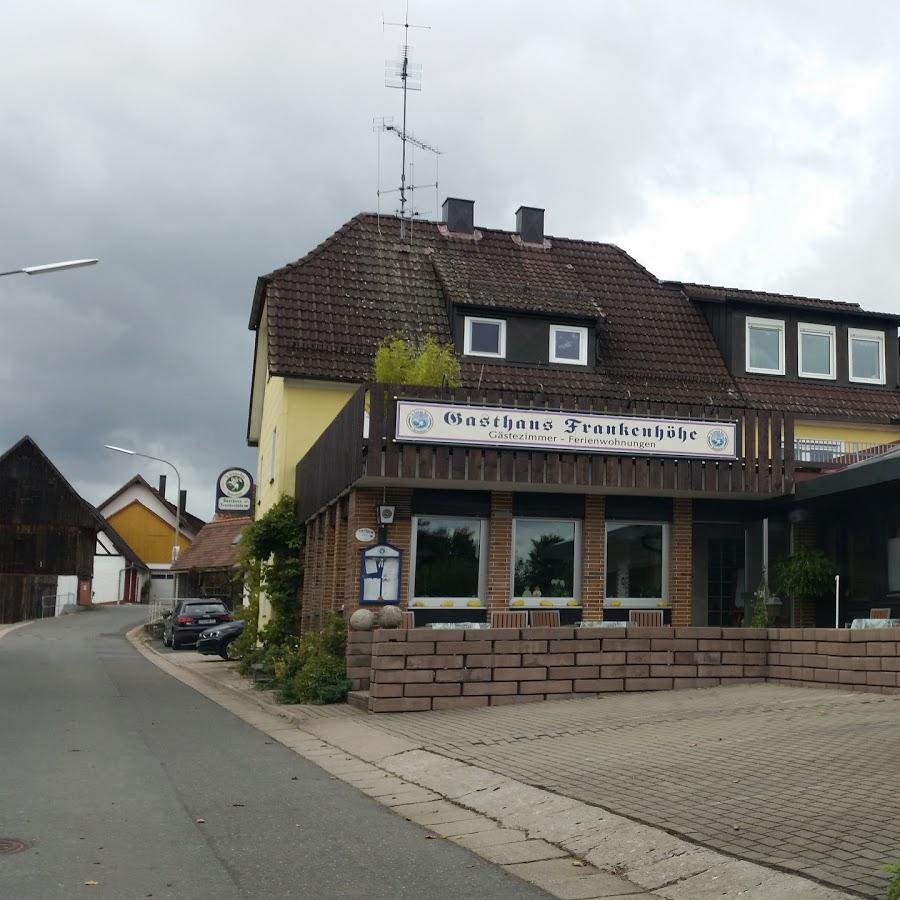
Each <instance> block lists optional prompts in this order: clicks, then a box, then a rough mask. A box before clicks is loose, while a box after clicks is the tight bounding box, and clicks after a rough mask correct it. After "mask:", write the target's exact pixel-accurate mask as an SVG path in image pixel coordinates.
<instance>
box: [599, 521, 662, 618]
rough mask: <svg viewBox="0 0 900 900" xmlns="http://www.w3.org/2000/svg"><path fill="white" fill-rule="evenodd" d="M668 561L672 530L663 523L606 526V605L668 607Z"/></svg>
mask: <svg viewBox="0 0 900 900" xmlns="http://www.w3.org/2000/svg"><path fill="white" fill-rule="evenodd" d="M668 559H669V526H668V525H667V524H665V523H664V522H607V523H606V597H605V599H604V601H603V605H604V606H607V607H617V606H621V607H625V608H629V607H630V608H635V609H648V608H650V609H652V608H655V607H658V606H668V595H669V587H668V582H669V571H668V570H669V565H668Z"/></svg>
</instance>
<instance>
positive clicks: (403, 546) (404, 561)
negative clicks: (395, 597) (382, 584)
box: [379, 488, 412, 609]
mask: <svg viewBox="0 0 900 900" xmlns="http://www.w3.org/2000/svg"><path fill="white" fill-rule="evenodd" d="M379 502H380V501H379ZM384 502H385V503H386V504H387V505H388V506H393V507H395V511H394V524H393V525H391V526H389V527H388V536H387V540H388V543H389V544H393V545H394V546H395V547H397V548H398V549H399V550H400V551H401V552H402V554H403V555H402V556H401V557H400V606H401V607H402V608H403V609H406V607H407V606H408V605H409V596H410V592H409V588H410V584H409V573H410V567H411V565H412V560H410V558H409V545H410V539H411V537H412V489H411V488H388V489H387V492H386V494H385V499H384Z"/></svg>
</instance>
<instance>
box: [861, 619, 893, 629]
mask: <svg viewBox="0 0 900 900" xmlns="http://www.w3.org/2000/svg"><path fill="white" fill-rule="evenodd" d="M850 627H851V628H900V619H854V620H853V621H852V622H851V623H850Z"/></svg>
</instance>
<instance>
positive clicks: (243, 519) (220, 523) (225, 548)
mask: <svg viewBox="0 0 900 900" xmlns="http://www.w3.org/2000/svg"><path fill="white" fill-rule="evenodd" d="M252 522H253V519H252V518H251V517H249V516H222V517H221V518H217V519H213V521H212V522H207V523H206V524H205V525H204V526H203V527H202V528H201V529H200V531H198V532H197V535H196V537H195V538H194V540H193V541H192V542H191V545H190V546H189V547H188V548H187V550H185V551H184V553H183V554H182V555H181V556H180V557H179V558H178V560H177V562H175V563H173V565H172V569H171V571H172V572H174V573H175V575H176V577H177V578H178V593H177V596H179V597H217V598H218V599H220V600H225V601H226V602H227V603H228V604H229V605H230V606H232V607H233V606H234V605H235V604H236V603H239V601H240V599H241V596H242V593H243V585H242V582H241V580H240V579H238V578H236V577H235V575H236V573H237V570H238V550H239V543H240V539H241V534H242V533H243V531H244V529H245V528H246V527H247V526H248V525H250V524H251V523H252Z"/></svg>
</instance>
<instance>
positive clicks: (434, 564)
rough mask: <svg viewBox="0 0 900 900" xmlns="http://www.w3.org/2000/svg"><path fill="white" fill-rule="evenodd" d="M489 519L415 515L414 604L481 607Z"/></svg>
mask: <svg viewBox="0 0 900 900" xmlns="http://www.w3.org/2000/svg"><path fill="white" fill-rule="evenodd" d="M484 529H485V521H484V520H483V519H476V518H462V517H451V516H415V517H413V530H412V547H411V548H410V556H411V559H412V564H413V571H412V575H411V582H412V586H413V590H412V597H411V598H410V606H411V607H416V606H424V607H432V608H434V607H438V608H440V607H447V608H451V609H453V608H462V607H467V606H481V605H482V598H483V596H484V591H483V583H484V564H483V563H484V560H483V559H482V548H483V547H484V544H485V540H484Z"/></svg>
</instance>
